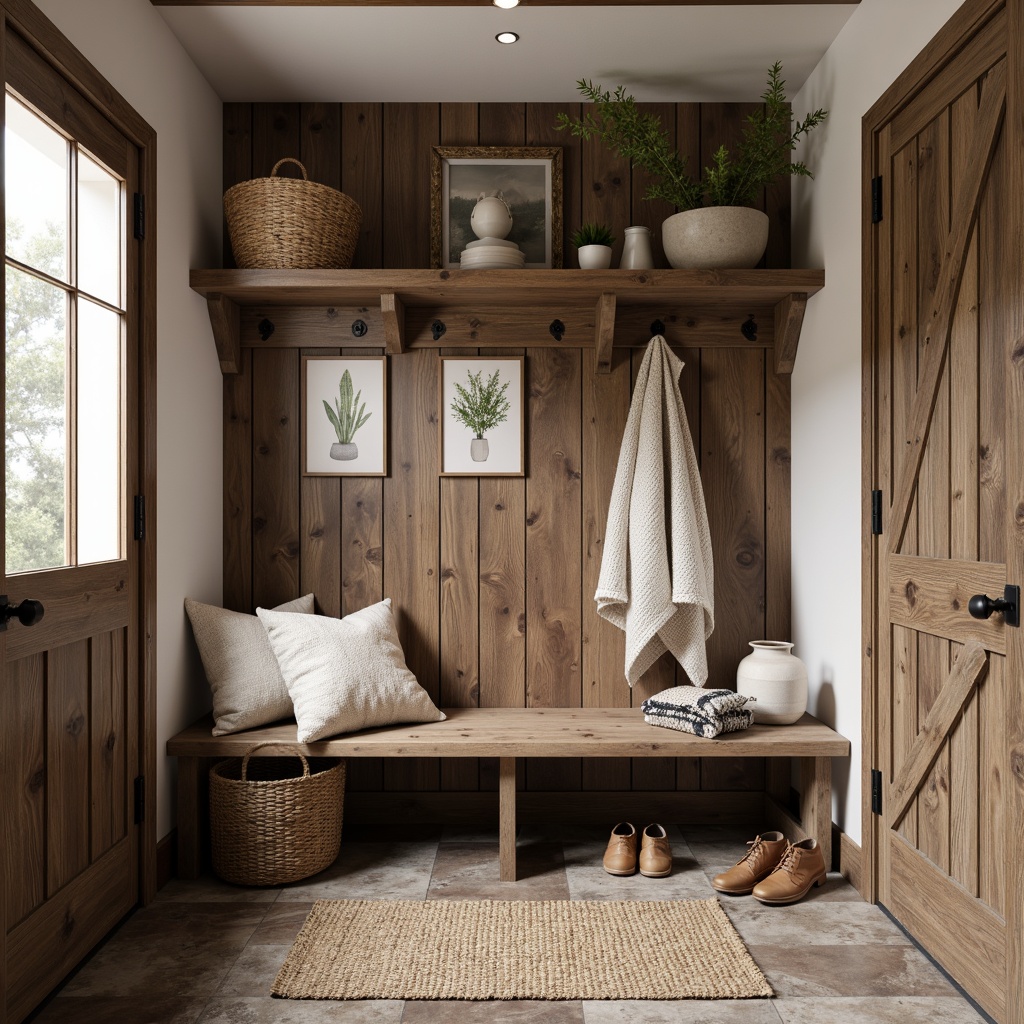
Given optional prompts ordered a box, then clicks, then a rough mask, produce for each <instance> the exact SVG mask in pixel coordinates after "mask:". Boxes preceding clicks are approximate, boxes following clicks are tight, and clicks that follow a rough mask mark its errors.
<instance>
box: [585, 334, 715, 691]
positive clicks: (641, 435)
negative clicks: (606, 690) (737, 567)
mask: <svg viewBox="0 0 1024 1024" xmlns="http://www.w3.org/2000/svg"><path fill="white" fill-rule="evenodd" d="M682 369H683V362H682V360H680V359H679V358H678V357H677V356H676V355H675V354H674V353H673V352H672V350H671V349H670V348H669V346H668V343H667V342H666V341H665V339H664V338H663V337H662V336H661V335H660V334H659V335H657V336H655V337H654V338H652V339H651V341H650V344H649V345H648V346H647V351H646V353H645V354H644V359H643V362H642V363H641V365H640V373H639V374H638V376H637V379H636V386H635V388H634V389H633V401H632V403H631V404H630V407H629V417H628V419H627V420H626V430H625V433H624V434H623V437H622V448H621V450H620V451H619V464H618V467H617V468H616V470H615V483H614V485H613V487H612V497H611V502H610V504H609V507H608V523H607V526H606V528H605V535H604V555H603V557H602V559H601V575H600V578H599V580H598V584H597V593H596V595H595V600H596V601H597V611H598V614H599V615H601V616H603V617H604V618H606V619H607V620H608V621H609V622H611V623H614V624H615V625H616V626H618V627H619V628H620V629H623V630H625V633H626V679H627V681H628V682H629V685H630V686H632V685H633V684H634V683H635V682H636V681H637V679H639V678H640V677H641V676H642V675H643V674H644V672H646V671H647V669H648V668H650V667H651V665H653V664H654V662H655V661H657V660H658V658H660V657H661V655H662V654H664V652H665V651H671V652H672V655H673V656H674V657H675V659H676V660H677V661H678V662H679V664H680V665H682V666H683V668H684V669H685V670H686V675H687V676H688V677H689V680H690V682H691V683H693V684H694V685H695V686H703V685H704V684H705V683H706V682H707V678H708V661H707V651H706V649H705V646H704V645H705V641H706V640H707V638H708V637H709V636H710V635H711V631H712V630H713V629H714V626H715V608H714V566H713V564H712V557H711V535H710V533H709V531H708V517H707V511H706V510H705V508H704V492H703V490H702V488H701V483H700V473H699V471H698V469H697V457H696V456H695V455H694V452H693V442H692V441H691V440H690V428H689V427H688V426H687V423H686V411H685V410H684V408H683V397H682V395H681V394H680V393H679V374H680V372H681V371H682Z"/></svg>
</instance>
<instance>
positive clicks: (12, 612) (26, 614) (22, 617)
mask: <svg viewBox="0 0 1024 1024" xmlns="http://www.w3.org/2000/svg"><path fill="white" fill-rule="evenodd" d="M42 617H43V606H42V604H41V603H40V602H39V601H32V600H29V599H27V598H26V599H25V600H24V601H22V602H21V604H10V603H9V602H8V600H7V595H6V594H4V595H0V629H6V628H7V623H8V622H9V621H10V620H11V619H17V620H18V621H19V622H20V623H21V624H22V625H23V626H34V625H35V624H36V623H37V622H38V621H39V620H40V619H41V618H42Z"/></svg>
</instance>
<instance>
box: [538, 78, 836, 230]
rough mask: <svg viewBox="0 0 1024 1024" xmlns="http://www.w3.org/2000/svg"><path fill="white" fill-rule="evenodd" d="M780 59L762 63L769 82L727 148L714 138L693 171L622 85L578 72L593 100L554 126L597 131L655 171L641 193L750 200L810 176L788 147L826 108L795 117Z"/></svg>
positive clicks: (678, 199)
mask: <svg viewBox="0 0 1024 1024" xmlns="http://www.w3.org/2000/svg"><path fill="white" fill-rule="evenodd" d="M785 87H786V83H785V81H784V79H783V78H782V62H781V61H776V62H775V63H774V64H773V65H772V66H771V67H770V68H769V69H768V86H767V88H766V89H765V91H764V93H762V95H761V100H762V101H763V103H764V106H763V107H762V108H761V109H760V110H757V111H755V112H754V113H752V114H751V115H750V116H749V117H748V118H747V123H746V124H745V125H744V127H743V135H742V138H741V139H740V141H739V142H738V143H737V145H736V147H735V151H734V152H733V151H730V150H729V149H728V148H726V147H725V146H720V147H719V148H718V151H717V152H716V153H715V155H714V158H713V163H712V166H710V167H705V168H704V170H703V172H702V173H700V174H697V175H694V174H693V173H691V172H690V170H689V169H688V168H687V166H686V160H685V158H684V157H681V156H680V155H679V153H678V152H677V151H676V150H675V149H674V147H673V146H672V142H671V140H670V138H669V135H668V132H666V131H665V129H664V127H663V126H662V123H661V119H660V118H659V117H657V116H656V115H654V114H646V113H643V112H642V111H641V109H640V107H639V105H638V104H637V102H636V100H635V99H634V98H633V97H632V96H630V95H627V93H626V90H625V88H624V87H623V86H621V85H620V86H619V87H618V88H617V89H616V90H615V92H614V93H612V92H608V91H607V90H605V89H602V87H601V86H600V85H595V84H594V83H593V82H591V81H588V80H587V79H583V78H581V79H580V80H579V81H578V82H577V83H576V88H577V89H578V90H579V92H580V93H582V95H583V97H584V98H585V99H586V100H587V101H588V102H590V103H593V104H594V112H587V113H586V114H585V115H584V116H583V117H582V118H574V117H570V116H569V115H568V114H564V113H563V114H559V115H558V123H557V125H556V127H557V128H558V129H559V130H564V129H566V128H567V129H569V131H570V132H571V133H572V134H573V135H574V136H576V137H577V138H581V139H594V138H596V139H599V140H600V141H601V142H603V143H604V144H605V145H606V146H608V148H609V149H612V150H614V151H615V152H616V153H618V154H619V155H620V156H622V157H625V158H626V159H628V160H631V161H632V162H633V163H634V164H635V165H636V166H637V167H641V168H643V169H644V170H645V171H647V172H648V173H649V174H650V175H652V177H654V178H655V179H656V181H655V182H654V184H652V185H650V186H649V187H648V189H647V191H646V192H645V193H644V199H664V200H665V201H666V202H668V203H671V204H672V205H673V206H675V207H677V209H679V210H680V211H683V210H694V209H697V208H698V207H701V206H705V205H707V206H750V205H752V204H754V203H756V201H757V197H758V196H759V195H760V193H761V190H762V189H763V188H765V187H766V186H768V185H771V184H773V183H774V182H776V181H778V180H779V179H780V178H783V177H785V176H786V175H787V174H798V175H801V176H803V177H807V178H813V177H814V175H813V174H811V172H810V170H809V169H808V168H807V165H806V164H804V163H802V162H799V161H798V162H796V163H790V156H789V154H790V152H791V151H792V150H794V149H795V148H796V144H797V142H798V141H799V139H800V138H801V136H804V135H806V134H807V133H808V132H810V131H812V130H813V129H815V128H817V127H818V125H820V124H821V123H822V122H823V121H824V120H825V118H826V117H828V111H827V110H822V109H820V108H819V109H818V110H815V111H812V112H811V113H809V114H808V115H807V116H806V117H805V118H804V119H803V121H797V122H796V124H795V125H794V124H793V121H792V115H791V113H790V109H789V103H788V102H787V100H786V88H785Z"/></svg>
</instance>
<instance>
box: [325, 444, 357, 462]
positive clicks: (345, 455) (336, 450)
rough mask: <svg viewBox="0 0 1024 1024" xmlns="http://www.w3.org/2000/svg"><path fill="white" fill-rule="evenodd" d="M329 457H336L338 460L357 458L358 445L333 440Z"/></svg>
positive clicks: (347, 460)
mask: <svg viewBox="0 0 1024 1024" xmlns="http://www.w3.org/2000/svg"><path fill="white" fill-rule="evenodd" d="M331 458H332V459H337V461H338V462H351V461H352V460H353V459H358V458H359V446H358V445H355V444H342V443H341V442H340V441H335V442H334V444H332V445H331Z"/></svg>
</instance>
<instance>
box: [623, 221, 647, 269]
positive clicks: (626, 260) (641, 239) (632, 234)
mask: <svg viewBox="0 0 1024 1024" xmlns="http://www.w3.org/2000/svg"><path fill="white" fill-rule="evenodd" d="M651 234H652V232H651V229H650V228H645V227H643V226H641V225H637V226H634V227H631V228H626V238H625V241H623V243H622V258H621V259H620V260H619V267H620V268H621V269H623V270H650V269H651V268H652V267H653V266H654V256H653V254H652V253H651Z"/></svg>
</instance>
